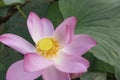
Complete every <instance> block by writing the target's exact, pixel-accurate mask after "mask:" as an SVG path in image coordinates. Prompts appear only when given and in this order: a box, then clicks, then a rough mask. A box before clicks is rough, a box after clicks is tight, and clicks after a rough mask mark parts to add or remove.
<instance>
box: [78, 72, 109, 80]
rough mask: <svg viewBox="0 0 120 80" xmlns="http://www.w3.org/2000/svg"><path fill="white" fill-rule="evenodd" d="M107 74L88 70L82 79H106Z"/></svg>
mask: <svg viewBox="0 0 120 80" xmlns="http://www.w3.org/2000/svg"><path fill="white" fill-rule="evenodd" d="M106 79H107V75H106V73H102V72H88V73H85V74H83V76H82V77H81V78H80V80H106Z"/></svg>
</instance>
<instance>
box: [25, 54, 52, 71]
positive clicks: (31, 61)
mask: <svg viewBox="0 0 120 80" xmlns="http://www.w3.org/2000/svg"><path fill="white" fill-rule="evenodd" d="M52 64H53V61H50V60H47V59H45V58H43V57H42V56H40V55H39V54H35V53H28V54H26V55H25V57H24V69H25V70H26V71H30V72H33V71H38V70H42V69H45V68H47V67H49V66H51V65H52Z"/></svg>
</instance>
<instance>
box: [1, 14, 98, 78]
mask: <svg viewBox="0 0 120 80" xmlns="http://www.w3.org/2000/svg"><path fill="white" fill-rule="evenodd" d="M27 25H28V30H29V32H30V35H31V37H32V39H33V41H34V42H35V46H33V45H32V44H30V43H29V42H28V41H26V40H25V39H23V38H22V37H20V36H17V35H15V34H11V33H8V34H3V35H1V36H0V42H1V43H3V44H5V45H7V46H9V47H11V48H13V49H15V50H16V51H18V52H20V53H22V54H23V55H24V59H23V60H20V61H17V62H15V63H14V64H12V65H11V66H10V68H9V69H8V71H7V75H6V79H7V80H34V79H36V78H38V77H39V76H41V75H42V77H43V79H44V80H70V75H69V74H70V73H83V72H86V71H87V68H88V67H89V62H88V61H87V60H86V59H84V58H83V57H81V56H82V55H83V54H84V53H85V52H87V51H88V50H90V49H91V48H92V47H94V46H95V45H96V41H95V40H94V39H93V38H91V37H90V36H88V35H86V34H77V35H74V28H75V25H76V18H75V17H70V18H67V19H65V20H64V21H63V22H62V23H61V24H60V25H59V26H58V27H57V28H56V30H55V31H54V27H53V25H52V23H51V22H50V21H49V20H48V19H46V18H42V19H40V18H39V17H38V16H37V15H36V14H35V13H33V12H31V13H30V15H29V17H28V20H27Z"/></svg>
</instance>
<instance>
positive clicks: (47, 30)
mask: <svg viewBox="0 0 120 80" xmlns="http://www.w3.org/2000/svg"><path fill="white" fill-rule="evenodd" d="M41 20H42V24H43V29H44V36H51V35H52V34H53V31H54V27H53V24H52V23H51V21H50V20H48V19H46V18H42V19H41Z"/></svg>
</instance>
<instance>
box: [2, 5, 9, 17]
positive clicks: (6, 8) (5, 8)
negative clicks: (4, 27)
mask: <svg viewBox="0 0 120 80" xmlns="http://www.w3.org/2000/svg"><path fill="white" fill-rule="evenodd" d="M8 9H9V7H0V16H5V15H6V14H7V12H8Z"/></svg>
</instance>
